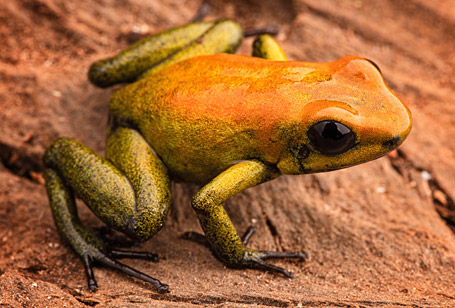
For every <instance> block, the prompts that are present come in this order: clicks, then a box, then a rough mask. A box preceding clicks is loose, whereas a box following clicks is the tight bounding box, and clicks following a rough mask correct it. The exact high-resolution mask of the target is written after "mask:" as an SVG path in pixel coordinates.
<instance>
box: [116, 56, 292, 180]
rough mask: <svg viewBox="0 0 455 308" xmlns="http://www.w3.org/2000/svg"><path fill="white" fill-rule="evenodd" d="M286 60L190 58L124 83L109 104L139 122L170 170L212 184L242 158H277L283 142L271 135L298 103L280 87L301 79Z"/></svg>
mask: <svg viewBox="0 0 455 308" xmlns="http://www.w3.org/2000/svg"><path fill="white" fill-rule="evenodd" d="M282 64H283V63H282V62H281V63H278V62H271V61H267V60H262V59H258V58H252V57H247V56H241V55H223V54H222V55H214V56H200V57H195V58H191V59H189V60H185V61H182V62H179V63H176V64H173V65H171V66H170V67H168V68H165V69H163V70H162V71H160V72H159V73H157V74H154V75H151V76H149V77H147V78H144V79H143V80H139V81H137V82H135V83H133V84H130V85H128V86H126V87H125V88H123V89H120V90H119V91H117V92H116V93H115V94H114V96H113V98H112V100H111V103H110V108H111V110H112V112H113V113H114V115H116V116H119V115H120V117H126V118H127V119H128V120H130V121H131V122H133V123H134V125H135V126H137V127H139V129H140V130H141V132H142V133H143V135H144V136H145V138H146V139H147V140H148V141H149V143H150V144H151V145H152V147H153V148H154V149H155V151H156V152H157V153H158V154H159V155H160V157H161V158H162V159H163V161H164V163H165V164H166V165H167V166H168V168H169V169H170V171H171V174H173V175H174V176H176V177H178V178H182V179H183V180H188V181H190V180H191V181H195V182H206V181H207V180H208V179H210V178H213V176H215V175H216V174H218V173H219V172H221V171H222V170H224V169H226V168H227V167H228V166H229V165H230V164H232V163H234V162H236V161H238V160H243V159H250V158H259V159H263V160H265V161H268V162H270V163H276V161H277V160H278V158H279V155H280V148H281V147H280V145H279V144H277V141H276V140H270V139H271V135H272V134H273V130H274V128H276V125H278V123H279V122H280V121H283V119H285V118H286V117H287V116H289V114H290V113H289V109H290V108H291V107H292V106H290V105H289V104H288V103H289V101H288V100H287V99H286V97H285V96H283V97H280V96H277V91H278V92H279V91H280V87H282V86H283V84H292V83H294V82H295V80H293V79H292V74H295V73H294V72H287V73H285V72H283V65H282ZM287 75H290V76H291V77H290V78H288V79H286V78H283V76H287ZM276 76H280V77H279V80H280V81H281V83H280V82H277V77H276ZM280 100H282V101H281V102H280ZM291 114H292V113H291ZM265 156H266V157H265Z"/></svg>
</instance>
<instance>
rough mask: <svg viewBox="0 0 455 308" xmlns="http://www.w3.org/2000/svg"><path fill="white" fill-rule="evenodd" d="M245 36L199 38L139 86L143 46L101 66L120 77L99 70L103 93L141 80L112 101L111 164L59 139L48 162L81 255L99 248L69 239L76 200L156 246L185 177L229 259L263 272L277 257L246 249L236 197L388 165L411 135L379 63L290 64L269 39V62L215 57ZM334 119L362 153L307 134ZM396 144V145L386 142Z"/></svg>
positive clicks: (213, 31) (221, 29) (154, 67)
mask: <svg viewBox="0 0 455 308" xmlns="http://www.w3.org/2000/svg"><path fill="white" fill-rule="evenodd" d="M230 33H231V34H230ZM166 35H170V36H172V31H170V32H168V33H167V34H166ZM158 36H159V35H158ZM241 38H242V31H241V28H240V27H239V26H238V25H237V24H236V23H234V22H232V21H221V22H218V23H215V24H214V25H213V26H211V27H208V30H207V32H205V33H204V34H202V35H201V34H200V33H199V34H197V35H196V34H195V35H194V36H192V37H191V38H190V39H189V41H186V42H185V43H184V44H181V45H182V46H185V47H183V48H182V49H181V50H179V51H174V52H173V53H169V52H167V55H168V56H169V57H168V58H166V59H163V58H162V56H159V57H158V58H159V60H154V61H152V62H150V63H148V64H147V68H145V69H144V68H141V69H138V70H136V69H134V71H135V72H136V73H135V74H136V76H134V77H131V76H130V75H128V77H124V76H123V75H122V74H123V70H124V69H123V68H124V67H126V66H127V64H128V63H129V62H132V63H133V66H134V65H136V62H135V61H134V57H133V59H131V57H130V54H134V50H136V49H137V48H141V47H140V46H142V45H140V44H139V45H138V46H139V47H137V46H136V47H133V49H132V50H133V51H128V52H126V53H123V54H121V55H119V56H116V57H117V58H118V59H119V60H116V61H118V62H119V63H120V64H119V65H114V66H112V63H114V62H115V61H114V62H113V61H110V62H109V61H108V62H106V61H104V62H103V61H101V62H97V63H98V64H94V66H92V68H93V67H95V66H96V67H98V66H99V67H98V68H97V70H103V69H100V67H102V66H103V65H102V64H103V63H108V64H106V65H107V66H108V68H107V70H108V71H109V72H110V73H109V74H107V75H108V77H106V76H105V75H106V74H104V73H103V74H101V75H100V76H101V77H99V80H98V79H97V78H98V77H97V76H96V74H93V71H94V69H91V70H90V79H91V80H92V81H93V82H94V83H95V84H101V85H104V84H106V83H105V80H109V82H111V81H112V80H114V81H115V82H120V81H129V80H131V79H136V78H137V81H136V82H134V83H131V84H129V85H127V86H125V87H123V88H121V89H120V90H118V91H117V92H115V93H114V95H113V96H112V98H111V101H110V103H109V108H110V112H111V116H112V118H113V121H112V123H113V125H112V127H111V128H110V130H109V133H108V142H107V158H106V159H105V158H102V157H101V156H99V155H97V154H96V153H94V152H92V151H91V150H89V149H88V148H86V147H85V146H84V145H82V144H80V143H78V142H76V141H74V140H70V139H58V140H56V141H55V142H54V143H53V144H52V145H51V146H50V147H49V149H48V150H47V152H46V154H45V164H46V166H47V167H48V168H49V170H48V171H46V179H47V187H48V193H49V198H50V203H51V208H52V209H53V212H54V213H57V214H54V219H55V220H56V225H57V227H58V229H59V230H60V232H61V233H62V236H63V237H64V238H66V239H67V240H69V241H70V242H71V241H73V242H74V241H75V242H76V243H75V244H72V246H73V247H74V248H75V250H76V251H77V252H78V254H80V255H81V254H82V253H83V251H84V249H86V246H90V245H94V246H97V245H98V246H99V245H100V244H97V243H98V239H95V240H94V239H92V235H91V233H90V232H88V231H84V230H85V229H84V230H82V231H81V232H79V234H82V237H83V238H85V242H86V243H85V244H84V243H83V244H81V242H84V241H83V240H80V239H77V240H74V238H79V237H81V236H80V235H78V236H75V235H74V234H73V233H74V232H73V231H67V229H74V228H75V227H74V226H73V227H66V225H68V224H70V223H71V222H69V221H71V217H75V218H76V219H75V223H74V225H75V226H78V224H79V223H78V221H77V214H76V213H75V211H73V210H68V211H66V212H64V211H62V210H61V208H70V209H71V208H73V207H74V206H72V205H71V202H72V201H69V200H71V197H68V196H70V195H71V191H75V192H76V193H77V195H78V196H80V198H81V199H83V200H84V202H85V203H87V205H88V206H89V207H90V208H91V209H92V211H93V212H94V213H95V214H96V215H97V216H98V217H100V218H101V219H102V220H103V221H105V222H106V223H107V224H108V225H110V226H112V227H114V228H116V229H117V230H120V231H122V232H124V233H126V234H128V235H129V236H131V237H132V238H134V239H136V240H146V239H148V238H150V237H151V236H153V235H154V234H155V233H156V232H158V230H159V229H160V228H161V227H162V225H163V224H164V219H165V217H166V215H167V211H168V209H169V204H170V184H169V182H170V179H174V180H179V181H185V182H193V183H197V184H200V185H203V186H202V188H201V189H200V190H199V192H198V193H197V194H196V195H195V196H194V197H193V200H192V206H193V208H194V209H195V211H196V213H197V216H198V218H199V221H200V223H201V226H202V229H203V230H204V233H205V234H206V236H207V239H208V240H209V242H210V244H211V245H212V247H213V249H214V251H215V252H216V253H217V255H218V256H219V257H220V258H221V259H222V260H224V261H225V262H226V263H227V264H229V265H232V266H236V267H263V266H262V263H261V262H260V261H262V260H263V259H266V258H267V253H266V252H261V251H256V250H251V249H248V248H246V247H245V246H244V245H243V244H242V241H241V239H240V237H239V236H238V235H237V232H236V230H235V228H234V226H233V225H232V222H231V221H230V219H229V217H228V216H227V214H226V212H225V210H224V208H223V205H222V204H223V202H224V201H225V200H227V199H228V198H230V197H231V196H233V195H235V194H237V193H239V192H241V191H243V190H245V189H247V188H249V187H252V186H255V185H258V184H260V183H263V182H265V181H268V180H271V179H274V178H276V177H278V176H280V175H282V174H302V173H313V172H324V171H330V170H336V169H340V168H346V167H349V166H352V165H356V164H360V163H363V162H366V161H369V160H372V159H375V158H378V157H380V156H383V155H384V154H386V153H387V152H389V151H391V150H392V149H393V148H395V147H396V146H398V145H399V144H400V143H401V142H403V140H404V139H405V138H406V136H407V135H408V134H409V132H410V129H411V125H412V123H411V115H410V112H409V110H408V109H407V107H406V106H405V105H404V104H403V103H402V102H401V101H400V99H399V98H397V97H396V96H395V94H394V93H393V92H392V91H391V90H390V89H389V88H388V87H387V86H386V85H385V83H384V80H383V78H382V76H381V74H380V73H379V71H378V70H377V69H376V68H375V67H374V66H373V65H372V64H371V63H370V62H369V61H367V60H365V59H363V58H358V57H344V58H341V59H339V60H337V61H334V62H330V63H308V62H291V61H285V60H286V56H285V55H284V53H283V52H282V50H281V48H280V47H279V45H278V44H277V43H276V42H275V41H274V40H273V38H271V37H268V36H261V37H260V38H259V39H258V40H257V41H256V43H255V47H254V50H255V51H254V53H253V54H254V55H255V56H258V57H261V58H267V59H269V60H265V59H261V58H257V57H248V56H242V55H228V54H215V55H213V54H214V53H219V52H234V51H235V49H236V47H237V46H238V44H239V43H240V40H241ZM164 40H167V39H164ZM173 44H174V43H173ZM177 45H178V44H177ZM135 48H136V49H135ZM207 54H209V55H207ZM114 58H115V57H114ZM275 60H276V61H275ZM124 61H126V62H124ZM158 62H159V63H158ZM100 63H101V64H100ZM111 74H112V75H111ZM128 74H129V73H128ZM119 76H121V77H119ZM323 120H334V121H338V122H340V123H343V124H344V125H346V126H348V127H349V128H350V129H351V130H352V131H353V132H354V133H355V136H356V138H357V139H356V145H355V146H354V147H353V148H352V149H350V150H349V151H347V152H345V153H342V154H339V155H331V156H328V155H324V154H322V153H319V152H318V151H317V150H316V149H315V148H314V147H313V146H312V144H311V142H310V141H309V140H308V137H307V131H308V129H309V128H310V127H311V126H312V125H314V124H315V123H318V122H320V121H323ZM397 137H398V138H399V142H398V143H397V144H394V145H393V146H392V147H391V146H386V145H385V143H386V142H387V141H388V140H391V139H392V138H397ZM302 147H304V148H305V149H307V150H308V153H306V155H305V156H304V157H302V156H301V155H300V154H299V151H298V149H299V148H302ZM60 212H63V214H61V215H60V216H61V217H60V216H59V215H58V213H60ZM77 228H79V227H77ZM84 245H85V246H84ZM81 246H82V248H80V247H81ZM100 249H104V248H102V247H101V248H100Z"/></svg>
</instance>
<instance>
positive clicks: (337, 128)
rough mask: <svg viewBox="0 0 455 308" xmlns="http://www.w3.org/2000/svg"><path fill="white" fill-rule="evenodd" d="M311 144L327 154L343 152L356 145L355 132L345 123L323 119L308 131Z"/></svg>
mask: <svg viewBox="0 0 455 308" xmlns="http://www.w3.org/2000/svg"><path fill="white" fill-rule="evenodd" d="M307 136H308V139H310V142H311V145H312V146H313V147H314V148H315V149H316V150H317V151H319V152H321V153H322V154H325V155H329V156H331V155H338V154H342V153H344V152H346V151H348V150H349V149H351V148H352V147H353V146H354V145H355V139H356V136H355V134H354V132H353V131H352V130H351V129H350V128H349V127H347V126H346V125H344V124H341V123H340V122H336V121H321V122H318V123H316V124H314V125H313V126H311V127H310V129H309V130H308V132H307Z"/></svg>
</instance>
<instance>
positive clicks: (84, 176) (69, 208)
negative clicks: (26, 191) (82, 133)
mask: <svg viewBox="0 0 455 308" xmlns="http://www.w3.org/2000/svg"><path fill="white" fill-rule="evenodd" d="M107 157H108V159H104V158H102V157H101V156H99V155H98V154H96V153H94V152H93V151H91V150H90V149H88V148H87V147H85V146H84V145H83V144H81V143H79V142H77V141H74V140H71V139H67V138H60V139H57V140H56V141H54V142H53V143H52V145H51V146H50V147H49V149H48V150H47V151H46V154H45V156H44V162H45V165H46V167H47V169H46V171H45V179H46V187H47V191H48V196H49V201H50V205H51V209H52V214H53V216H54V221H55V224H56V226H57V229H58V231H59V233H60V234H61V236H62V237H63V238H64V239H65V240H66V241H67V242H68V243H69V244H70V245H71V246H72V247H73V248H74V250H75V251H76V253H77V254H78V255H79V256H80V257H81V259H82V261H83V263H84V267H85V270H86V274H87V279H88V284H89V288H90V289H96V288H97V285H96V281H95V279H94V276H93V272H92V264H93V263H94V262H98V263H101V264H103V265H106V266H108V267H112V268H114V269H117V270H120V271H123V272H125V273H126V274H128V275H131V276H134V277H137V278H139V279H142V280H144V281H147V282H149V283H151V284H152V285H153V286H154V287H155V288H156V289H157V290H158V291H160V292H165V291H167V290H168V286H167V285H166V284H163V283H161V282H160V281H158V280H156V279H154V278H152V277H150V276H148V275H146V274H143V273H141V272H139V271H137V270H135V269H133V268H130V267H128V266H126V265H124V264H122V263H120V262H117V261H116V260H115V259H116V258H125V257H135V258H137V257H139V258H146V259H149V260H152V261H157V256H156V255H154V254H150V253H142V252H125V251H120V250H112V249H109V247H107V245H106V244H105V243H104V241H103V240H102V239H101V238H99V236H98V235H97V234H96V233H94V232H93V231H92V230H91V229H89V228H87V227H85V226H83V225H82V224H81V223H80V221H79V219H78V216H77V211H76V206H75V201H74V194H73V192H74V193H75V194H76V195H77V196H78V197H80V198H81V199H82V200H83V201H84V202H85V203H86V204H87V205H88V206H89V207H90V209H91V210H92V211H93V212H94V213H95V214H96V215H97V216H98V217H99V218H100V219H101V220H103V221H104V222H105V223H106V224H108V225H109V226H111V227H113V228H114V229H116V230H119V231H122V232H124V233H125V234H127V235H128V236H130V237H131V238H133V239H135V240H138V241H144V240H147V239H149V238H150V237H152V236H153V235H154V234H155V233H156V232H158V231H159V230H160V229H161V227H162V226H163V224H164V221H165V218H166V216H167V213H168V210H169V205H170V182H169V178H168V176H167V171H166V168H165V167H164V165H163V164H162V163H161V161H160V160H159V158H158V157H157V156H156V154H155V153H154V151H153V150H152V149H151V148H150V146H149V145H148V144H147V142H146V141H145V140H144V139H143V137H142V136H141V135H140V134H139V133H138V132H136V131H135V130H133V129H129V128H118V129H115V130H113V131H112V132H111V134H110V136H109V138H108V149H107Z"/></svg>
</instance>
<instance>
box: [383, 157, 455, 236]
mask: <svg viewBox="0 0 455 308" xmlns="http://www.w3.org/2000/svg"><path fill="white" fill-rule="evenodd" d="M388 157H389V160H390V162H391V164H392V167H393V169H394V170H395V171H396V172H397V173H398V174H399V175H400V176H402V177H403V178H405V179H406V181H408V182H415V181H414V179H413V177H414V175H413V171H414V172H415V173H419V174H421V175H422V176H423V175H424V174H425V173H427V174H428V175H427V176H429V178H428V179H426V181H427V183H428V187H429V189H430V191H431V200H432V202H433V205H434V208H435V210H436V212H437V213H438V214H439V216H440V217H441V219H442V220H443V221H444V222H445V223H446V224H447V226H448V227H449V228H450V230H452V232H453V233H455V201H454V200H453V199H452V198H451V197H450V196H449V194H448V193H447V192H446V191H445V189H444V188H442V186H441V185H440V184H439V181H438V180H437V179H436V178H435V177H434V175H432V174H430V172H428V171H427V170H425V169H424V168H421V167H419V166H416V165H415V164H414V163H413V162H412V161H411V160H410V159H409V158H408V157H407V156H406V155H405V154H404V152H403V151H401V150H397V155H396V157H391V156H388Z"/></svg>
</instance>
